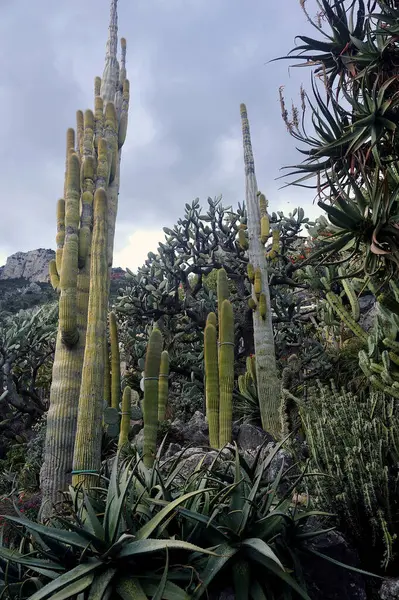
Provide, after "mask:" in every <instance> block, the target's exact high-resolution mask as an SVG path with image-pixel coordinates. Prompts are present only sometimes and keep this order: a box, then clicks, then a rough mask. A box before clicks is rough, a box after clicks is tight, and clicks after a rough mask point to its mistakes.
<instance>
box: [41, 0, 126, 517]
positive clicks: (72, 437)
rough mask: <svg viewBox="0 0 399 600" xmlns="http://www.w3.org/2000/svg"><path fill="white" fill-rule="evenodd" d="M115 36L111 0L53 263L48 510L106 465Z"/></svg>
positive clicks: (122, 113) (69, 170)
mask: <svg viewBox="0 0 399 600" xmlns="http://www.w3.org/2000/svg"><path fill="white" fill-rule="evenodd" d="M117 41H118V40H117V0H112V2H111V22H110V27H109V39H108V43H107V52H106V59H105V68H104V75H103V78H102V79H101V78H100V77H97V78H96V79H95V86H94V91H95V108H94V111H92V110H87V111H86V112H85V113H84V114H83V112H82V111H78V112H77V121H76V135H75V132H74V130H73V129H69V130H68V132H67V145H66V169H65V184H64V197H63V198H62V199H61V200H59V201H58V204H57V237H56V242H57V251H56V259H55V261H53V262H51V264H50V266H49V270H50V277H51V282H52V284H53V286H54V288H55V289H57V290H58V292H59V294H60V298H59V328H58V336H57V342H56V351H55V357H54V365H53V379H52V386H51V391H50V409H49V412H48V417H47V434H46V442H45V449H44V464H43V468H42V470H41V491H42V498H43V504H42V512H41V516H42V518H45V517H46V516H49V514H50V513H51V510H52V505H53V503H54V502H56V501H57V500H58V499H60V490H65V489H66V488H67V487H68V485H69V484H70V477H71V472H72V474H73V475H74V476H75V477H74V481H73V483H79V482H80V481H82V478H81V475H82V477H84V473H85V472H88V471H90V472H91V473H96V472H97V471H98V469H99V468H100V466H101V420H102V418H103V408H104V407H103V398H104V396H105V397H107V396H108V392H107V389H108V383H107V374H108V366H107V355H108V344H107V312H108V296H109V269H110V267H111V265H112V255H113V244H114V235H115V221H116V214H117V204H118V191H119V180H120V160H121V150H122V146H123V143H124V141H125V137H126V130H127V119H128V106H129V81H128V80H127V78H126V66H125V63H126V41H125V40H124V39H122V40H121V48H122V53H121V61H120V62H119V61H118V58H117ZM88 483H90V482H88Z"/></svg>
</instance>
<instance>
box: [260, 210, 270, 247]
mask: <svg viewBox="0 0 399 600" xmlns="http://www.w3.org/2000/svg"><path fill="white" fill-rule="evenodd" d="M269 230H270V221H269V217H268V216H265V217H262V218H261V220H260V240H261V242H262V244H266V242H267V240H268V239H269Z"/></svg>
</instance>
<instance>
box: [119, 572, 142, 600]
mask: <svg viewBox="0 0 399 600" xmlns="http://www.w3.org/2000/svg"><path fill="white" fill-rule="evenodd" d="M116 591H117V592H118V594H119V596H120V597H121V598H122V600H132V598H134V600H149V599H148V597H147V595H146V594H145V593H144V590H143V588H142V587H141V583H140V581H139V580H138V579H137V577H134V578H130V577H120V578H119V579H118V582H117V584H116Z"/></svg>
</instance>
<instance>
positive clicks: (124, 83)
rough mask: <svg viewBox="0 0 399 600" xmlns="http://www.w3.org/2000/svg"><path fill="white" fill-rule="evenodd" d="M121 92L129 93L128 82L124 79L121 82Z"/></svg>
mask: <svg viewBox="0 0 399 600" xmlns="http://www.w3.org/2000/svg"><path fill="white" fill-rule="evenodd" d="M123 91H124V92H127V93H129V92H130V81H129V80H128V79H125V81H124V82H123Z"/></svg>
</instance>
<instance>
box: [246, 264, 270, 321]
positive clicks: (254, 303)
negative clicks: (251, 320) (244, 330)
mask: <svg viewBox="0 0 399 600" xmlns="http://www.w3.org/2000/svg"><path fill="white" fill-rule="evenodd" d="M247 275H248V279H249V281H250V283H252V292H253V293H252V296H251V297H250V298H249V299H248V306H249V308H250V309H251V310H253V311H256V310H258V311H259V315H260V317H261V319H263V320H265V319H266V296H265V294H264V293H263V292H262V273H261V270H260V269H254V267H253V265H252V264H251V263H248V266H247Z"/></svg>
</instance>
